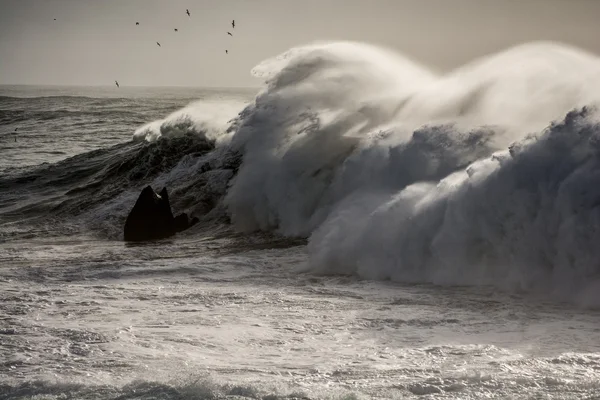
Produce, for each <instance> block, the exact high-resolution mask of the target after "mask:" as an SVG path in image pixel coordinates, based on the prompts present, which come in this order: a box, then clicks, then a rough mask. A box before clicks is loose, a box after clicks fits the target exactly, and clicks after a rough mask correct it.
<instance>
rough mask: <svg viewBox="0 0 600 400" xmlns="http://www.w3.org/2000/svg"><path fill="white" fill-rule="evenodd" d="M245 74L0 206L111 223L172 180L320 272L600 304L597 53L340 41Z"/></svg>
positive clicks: (101, 226) (183, 206) (183, 196)
mask: <svg viewBox="0 0 600 400" xmlns="http://www.w3.org/2000/svg"><path fill="white" fill-rule="evenodd" d="M252 73H253V74H254V75H255V76H257V77H261V78H263V79H264V80H265V86H264V88H263V89H262V90H261V91H260V92H259V93H258V95H257V96H256V98H255V100H254V102H252V103H251V104H249V105H244V104H243V103H241V102H239V103H238V102H225V101H223V102H213V103H206V102H195V103H192V104H190V105H188V106H187V107H185V108H183V109H181V110H179V111H176V112H174V113H172V114H170V115H168V116H167V117H166V118H163V119H160V120H157V121H154V122H151V123H149V124H146V125H143V126H141V127H140V128H139V129H137V130H136V132H135V133H134V134H133V138H132V141H131V142H128V143H126V144H123V145H118V146H115V147H113V148H111V149H103V150H99V151H97V152H91V153H87V154H85V155H81V156H76V157H73V158H70V159H67V160H65V161H64V162H61V163H58V164H56V165H52V166H47V167H43V168H42V167H40V168H39V169H36V170H35V171H33V172H28V173H27V174H21V175H19V176H16V177H8V178H3V179H0V189H1V188H3V187H11V188H14V187H17V186H18V187H21V188H22V190H21V191H20V192H19V191H17V192H19V193H21V194H22V195H18V194H14V193H13V192H11V193H12V194H10V196H9V199H8V200H7V198H6V197H3V198H2V201H1V202H0V208H1V209H2V211H3V215H5V216H6V215H9V214H10V215H20V216H24V215H31V214H32V213H38V212H39V213H42V212H44V213H48V210H52V212H53V213H55V214H56V215H67V216H78V217H80V218H82V219H83V220H84V221H85V223H86V224H88V225H89V226H90V227H92V228H93V229H95V230H97V231H100V232H104V233H105V234H107V235H109V236H110V237H115V238H116V237H119V235H120V234H121V232H120V231H121V229H120V227H121V226H122V222H123V220H124V218H125V217H126V214H127V212H128V210H129V208H130V207H131V204H133V202H134V201H135V198H136V196H137V195H138V194H139V190H140V189H141V188H142V187H143V186H142V185H146V184H152V185H153V186H157V187H161V186H163V185H166V186H168V187H169V188H170V190H171V191H172V192H173V195H171V196H170V197H171V198H172V199H173V202H174V207H176V208H177V209H178V212H181V211H186V212H188V214H192V215H196V216H199V217H201V218H206V219H205V220H207V221H208V220H212V219H213V218H214V219H215V220H218V221H219V222H220V223H221V222H231V223H232V225H233V226H234V227H235V228H236V229H237V230H239V231H241V232H252V231H257V230H261V231H268V232H273V233H277V234H279V235H281V236H285V237H300V238H308V241H309V244H308V249H309V260H308V268H309V269H310V270H312V271H315V272H318V273H336V274H355V275H359V276H362V277H365V278H369V279H392V280H396V281H402V282H433V283H437V284H452V285H465V284H468V285H495V286H498V287H501V288H504V289H511V290H533V291H540V292H544V293H550V294H551V295H556V296H557V297H558V298H560V299H565V300H569V301H576V302H579V303H581V304H585V305H588V306H599V305H600V296H599V295H597V293H598V290H597V288H598V287H600V279H599V276H600V269H599V268H598V266H597V263H596V262H595V260H597V259H598V256H599V254H598V253H597V250H596V248H595V247H594V245H593V244H594V243H595V242H596V241H597V240H598V239H599V237H598V235H599V233H598V231H599V229H600V220H599V219H598V218H599V215H598V207H597V205H598V204H600V192H598V190H597V189H596V188H597V187H600V174H598V173H597V171H598V170H599V165H598V160H599V157H598V153H597V150H596V149H597V148H598V145H597V143H600V142H599V140H598V139H599V135H600V128H599V125H598V123H597V122H596V121H597V119H598V117H597V115H598V113H597V112H596V111H595V108H594V105H596V104H598V101H599V100H600V79H599V78H600V59H599V58H598V57H596V56H594V55H592V54H589V53H586V52H583V51H581V50H579V49H576V48H573V47H569V46H566V45H562V44H557V43H532V44H527V45H522V46H517V47H515V48H512V49H508V50H506V51H504V52H501V53H499V54H495V55H491V56H487V57H484V58H482V59H479V60H475V61H474V62H472V63H469V64H468V65H465V66H463V67H461V68H458V69H456V70H454V71H451V72H449V73H448V74H445V75H440V74H437V73H435V72H433V71H431V70H429V69H428V68H426V67H425V66H422V65H419V64H418V63H417V62H415V61H413V60H410V59H409V58H406V57H403V56H401V55H398V54H395V53H393V52H391V51H389V50H385V49H381V48H377V47H375V46H371V45H367V44H361V43H351V42H333V43H316V44H311V45H308V46H302V47H298V48H294V49H290V50H289V51H287V52H285V53H283V54H281V55H279V56H277V57H274V58H271V59H268V60H266V61H264V62H262V63H261V64H259V65H258V66H256V67H255V68H254V69H253V70H252ZM46 169H47V171H46ZM67 172H68V173H67ZM57 188H58V189H57ZM33 189H35V190H37V191H38V193H43V195H40V198H39V199H38V200H35V201H31V200H30V201H25V200H24V199H26V198H27V196H30V193H32V190H33ZM19 196H21V197H19ZM20 202H23V203H22V204H21V203H20ZM7 210H8V211H7ZM7 213H8V214H7Z"/></svg>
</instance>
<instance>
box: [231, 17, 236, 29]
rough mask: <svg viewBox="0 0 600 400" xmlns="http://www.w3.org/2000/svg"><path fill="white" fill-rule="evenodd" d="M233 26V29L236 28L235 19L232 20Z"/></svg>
mask: <svg viewBox="0 0 600 400" xmlns="http://www.w3.org/2000/svg"><path fill="white" fill-rule="evenodd" d="M231 27H232V28H233V29H235V19H234V20H233V21H231Z"/></svg>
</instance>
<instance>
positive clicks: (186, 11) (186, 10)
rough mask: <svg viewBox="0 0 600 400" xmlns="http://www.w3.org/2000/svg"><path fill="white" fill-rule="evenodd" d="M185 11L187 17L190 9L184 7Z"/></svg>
mask: <svg viewBox="0 0 600 400" xmlns="http://www.w3.org/2000/svg"><path fill="white" fill-rule="evenodd" d="M185 13H186V14H187V15H188V17H189V16H190V10H188V9H187V8H186V9H185Z"/></svg>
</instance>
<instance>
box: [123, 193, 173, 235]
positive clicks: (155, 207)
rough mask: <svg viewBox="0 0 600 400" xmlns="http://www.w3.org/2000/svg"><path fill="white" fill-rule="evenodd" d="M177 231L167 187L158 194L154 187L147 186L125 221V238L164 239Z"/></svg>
mask: <svg viewBox="0 0 600 400" xmlns="http://www.w3.org/2000/svg"><path fill="white" fill-rule="evenodd" d="M175 233H176V230H175V218H173V213H172V212H171V204H170V203H169V194H168V193H167V188H163V190H162V191H161V192H160V194H156V193H155V192H154V190H153V189H152V187H150V186H146V187H145V188H144V190H142V193H140V196H139V197H138V199H137V201H136V203H135V205H134V206H133V209H132V210H131V212H130V213H129V215H128V216H127V220H126V221H125V240H126V241H144V240H153V239H164V238H167V237H169V236H173V235H174V234H175Z"/></svg>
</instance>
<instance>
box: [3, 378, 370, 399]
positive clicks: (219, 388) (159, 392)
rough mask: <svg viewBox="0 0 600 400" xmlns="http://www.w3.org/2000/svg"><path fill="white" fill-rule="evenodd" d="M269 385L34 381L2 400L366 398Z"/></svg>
mask: <svg viewBox="0 0 600 400" xmlns="http://www.w3.org/2000/svg"><path fill="white" fill-rule="evenodd" d="M264 386H266V385H258V384H250V383H241V384H226V383H220V382H217V381H215V380H214V379H211V378H209V377H202V376H201V377H197V376H189V377H187V376H186V377H184V378H178V379H173V380H172V381H170V382H160V381H152V380H142V379H139V380H135V381H133V382H130V383H128V384H124V385H115V384H89V383H82V382H78V381H77V380H76V379H73V381H72V382H68V381H67V382H52V381H48V380H34V381H28V382H22V383H18V384H2V383H0V390H1V392H2V398H3V399H6V400H9V399H23V398H44V399H62V398H65V397H68V398H86V399H122V400H127V399H149V398H152V399H165V400H169V399H174V400H183V399H271V400H278V399H281V400H284V399H307V400H308V399H311V398H314V396H315V395H316V396H318V398H322V399H332V400H344V399H347V400H353V399H359V398H366V396H363V395H360V394H358V395H357V394H355V393H352V392H350V391H348V390H345V389H337V390H336V389H329V390H328V389H315V388H312V389H311V390H310V393H309V394H307V393H305V392H304V391H299V390H297V389H296V390H292V389H290V388H286V386H288V385H285V384H273V385H269V386H271V387H264Z"/></svg>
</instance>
